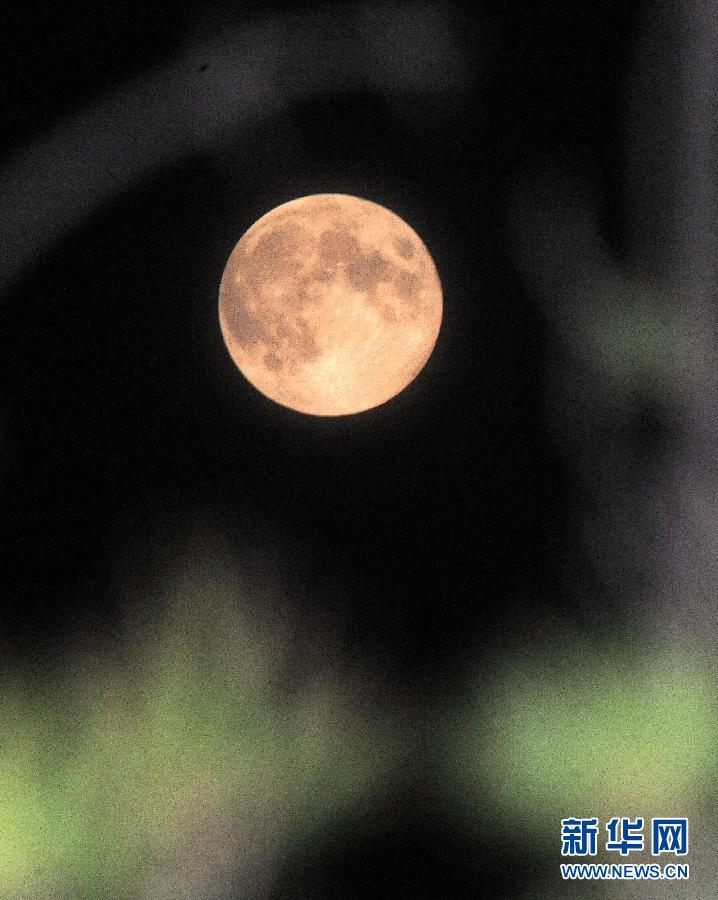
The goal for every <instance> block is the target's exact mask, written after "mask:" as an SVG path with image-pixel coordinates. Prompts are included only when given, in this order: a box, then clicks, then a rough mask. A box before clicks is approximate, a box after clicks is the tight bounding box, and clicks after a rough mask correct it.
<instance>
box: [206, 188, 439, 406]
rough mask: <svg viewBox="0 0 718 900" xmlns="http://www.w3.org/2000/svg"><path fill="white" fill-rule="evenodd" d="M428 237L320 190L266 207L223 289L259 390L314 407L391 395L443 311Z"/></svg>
mask: <svg viewBox="0 0 718 900" xmlns="http://www.w3.org/2000/svg"><path fill="white" fill-rule="evenodd" d="M442 307H443V301H442V291H441V282H440V281H439V276H438V273H437V271H436V266H435V265H434V262H433V260H432V258H431V256H430V254H429V251H428V250H427V248H426V246H425V245H424V243H423V242H422V240H421V239H420V238H419V236H418V235H417V234H416V232H414V231H413V229H412V228H410V227H409V225H407V224H406V222H404V220H403V219H400V218H399V216H397V215H395V214H394V213H393V212H390V211H389V210H388V209H385V208H384V207H383V206H380V205H379V204H377V203H373V202H371V201H369V200H363V199H361V198H359V197H352V196H349V195H347V194H314V195H312V196H309V197H300V198H298V199H296V200H291V201H289V202H288V203H284V204H282V205H281V206H278V207H276V209H273V210H271V211H270V212H268V213H266V215H264V216H262V218H261V219H259V220H258V221H257V222H255V224H254V225H252V227H251V228H250V229H249V230H248V231H247V232H246V233H245V234H244V235H243V236H242V237H241V239H240V240H239V242H238V243H237V245H236V246H235V248H234V250H233V251H232V253H231V255H230V257H229V260H228V261H227V265H226V267H225V269H224V273H223V275H222V281H221V284H220V289H219V322H220V328H221V330H222V337H223V338H224V342H225V344H226V345H227V349H228V351H229V354H230V356H231V357H232V359H233V360H234V362H235V364H236V365H237V367H238V368H239V370H240V371H241V372H242V373H243V374H244V376H245V377H246V378H247V379H248V381H249V382H250V383H251V384H253V385H254V387H255V388H257V390H259V391H261V392H262V394H264V395H265V396H267V397H269V398H271V399H272V400H274V401H276V402H277V403H280V404H282V405H283V406H287V407H290V408H291V409H295V410H298V411H299V412H302V413H308V414H310V415H314V416H342V415H348V414H352V413H359V412H363V411H364V410H367V409H372V408H373V407H375V406H379V405H380V404H382V403H386V401H387V400H390V399H391V398H392V397H394V396H395V395H396V394H398V393H399V392H400V391H402V390H403V389H404V388H405V387H406V386H407V385H408V384H410V383H411V382H412V381H413V380H414V379H415V378H416V376H417V375H418V374H419V372H420V371H421V370H422V369H423V368H424V366H425V364H426V362H427V360H428V359H429V357H430V356H431V353H432V351H433V349H434V345H435V344H436V340H437V337H438V334H439V329H440V327H441V318H442Z"/></svg>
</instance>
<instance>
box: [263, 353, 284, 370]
mask: <svg viewBox="0 0 718 900" xmlns="http://www.w3.org/2000/svg"><path fill="white" fill-rule="evenodd" d="M264 365H265V366H266V367H267V368H268V369H271V371H272V372H277V371H278V370H279V369H281V368H282V365H283V363H282V360H281V359H280V358H279V357H278V356H277V354H276V353H266V354H265V355H264Z"/></svg>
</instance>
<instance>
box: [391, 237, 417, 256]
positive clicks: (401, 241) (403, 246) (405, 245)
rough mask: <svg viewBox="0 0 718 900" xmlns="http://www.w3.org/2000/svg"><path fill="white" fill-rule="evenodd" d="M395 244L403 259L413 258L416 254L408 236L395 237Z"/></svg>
mask: <svg viewBox="0 0 718 900" xmlns="http://www.w3.org/2000/svg"><path fill="white" fill-rule="evenodd" d="M394 246H395V247H396V252H397V253H398V254H399V256H401V257H402V258H403V259H411V258H412V256H413V255H414V246H413V244H412V243H411V241H410V240H409V239H408V238H394Z"/></svg>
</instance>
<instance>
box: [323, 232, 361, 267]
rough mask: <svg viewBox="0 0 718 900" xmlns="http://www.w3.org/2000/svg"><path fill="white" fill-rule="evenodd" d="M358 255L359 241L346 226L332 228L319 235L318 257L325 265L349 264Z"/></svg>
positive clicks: (359, 252)
mask: <svg viewBox="0 0 718 900" xmlns="http://www.w3.org/2000/svg"><path fill="white" fill-rule="evenodd" d="M360 256H361V251H360V249H359V242H358V241H357V239H356V238H355V237H354V236H353V235H352V234H350V233H349V231H348V230H347V229H346V228H333V229H331V230H329V231H323V232H322V233H321V235H320V236H319V257H320V259H321V261H322V262H323V263H324V264H325V265H328V266H337V265H338V264H339V263H346V264H347V265H351V264H352V263H353V262H355V260H356V259H358V258H359V257H360Z"/></svg>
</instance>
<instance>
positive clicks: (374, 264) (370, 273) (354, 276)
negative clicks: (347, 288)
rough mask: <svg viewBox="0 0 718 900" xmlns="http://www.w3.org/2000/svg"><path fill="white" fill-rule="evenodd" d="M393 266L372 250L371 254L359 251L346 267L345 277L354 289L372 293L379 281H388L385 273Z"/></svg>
mask: <svg viewBox="0 0 718 900" xmlns="http://www.w3.org/2000/svg"><path fill="white" fill-rule="evenodd" d="M392 268H393V266H392V265H391V263H389V262H387V260H386V259H384V257H383V256H382V255H381V253H379V252H378V251H376V250H374V251H373V252H372V253H371V254H366V253H360V254H359V255H358V256H357V257H356V258H355V259H354V260H353V261H352V262H351V263H349V265H348V266H347V267H346V273H347V277H348V278H349V282H350V284H351V286H352V287H353V288H354V290H357V291H368V292H369V293H370V294H371V293H373V291H374V290H375V288H376V286H377V285H378V284H379V282H380V281H388V280H389V279H388V278H387V273H388V272H389V270H390V269H392Z"/></svg>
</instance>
